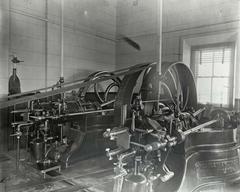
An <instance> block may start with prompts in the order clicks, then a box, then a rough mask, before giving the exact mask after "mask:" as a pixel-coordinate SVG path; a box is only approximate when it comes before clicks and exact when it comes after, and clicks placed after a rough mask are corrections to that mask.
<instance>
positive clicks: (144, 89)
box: [104, 63, 216, 192]
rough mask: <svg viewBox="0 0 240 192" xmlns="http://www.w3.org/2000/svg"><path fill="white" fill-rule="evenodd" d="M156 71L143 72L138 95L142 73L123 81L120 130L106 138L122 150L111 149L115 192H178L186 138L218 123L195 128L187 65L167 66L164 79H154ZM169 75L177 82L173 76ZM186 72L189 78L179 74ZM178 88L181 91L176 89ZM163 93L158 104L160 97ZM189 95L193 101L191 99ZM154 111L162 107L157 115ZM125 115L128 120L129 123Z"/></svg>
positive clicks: (118, 102)
mask: <svg viewBox="0 0 240 192" xmlns="http://www.w3.org/2000/svg"><path fill="white" fill-rule="evenodd" d="M154 67H155V66H152V68H148V69H146V71H145V72H144V77H143V83H142V86H141V89H140V90H135V86H136V82H138V79H139V77H140V76H141V73H142V72H136V73H134V74H132V75H129V76H128V75H127V76H125V77H124V78H123V80H122V83H121V85H120V88H119V92H118V94H117V97H116V102H115V113H114V115H115V122H116V123H115V124H117V125H120V126H119V127H115V128H113V129H109V130H107V131H106V132H105V134H104V136H108V137H110V139H111V140H115V141H116V143H117V147H118V148H116V149H113V150H110V149H107V156H108V157H109V159H110V160H111V159H115V157H116V159H117V163H116V166H115V169H114V170H115V173H116V178H115V185H114V192H115V191H117V192H122V191H126V192H128V191H129V192H130V191H175V190H177V189H178V188H179V186H180V184H181V177H182V176H183V173H184V166H185V160H184V148H183V147H184V145H183V143H184V140H185V138H186V136H187V135H189V134H190V133H191V132H198V131H199V130H200V129H202V128H203V127H204V126H206V125H208V124H212V123H215V122H216V121H211V122H208V123H207V124H204V125H200V126H196V127H194V126H195V124H196V122H195V121H193V119H194V116H193V113H192V110H193V109H194V107H195V106H196V104H197V102H196V98H191V97H194V96H196V90H195V85H194V84H191V83H190V82H191V81H187V82H188V83H186V78H188V80H191V79H193V77H192V76H191V75H192V74H191V72H190V71H189V69H188V68H187V67H186V66H185V65H184V64H182V63H175V64H172V65H168V67H165V68H163V69H164V70H165V71H164V72H163V76H161V77H156V73H155V69H154ZM182 68H183V69H182ZM171 70H172V73H174V76H171V75H170V72H169V71H171ZM184 70H185V72H186V74H187V75H190V77H184V76H181V75H180V74H178V73H179V72H180V71H181V72H182V71H184ZM184 81H185V82H184ZM174 82H175V84H177V83H178V85H176V86H174ZM163 83H164V86H162V85H163ZM186 84H187V85H186ZM186 86H187V87H188V88H187V87H186ZM158 87H159V88H158ZM159 89H161V91H160V92H161V97H160V101H158V100H157V97H156V95H157V92H158V90H159ZM190 89H192V90H193V91H192V94H193V95H190V94H191V92H190ZM134 90H135V92H134ZM180 91H181V94H179V93H178V92H180ZM177 93H178V94H177ZM170 95H171V97H170ZM190 96H191V97H190ZM180 97H181V98H180ZM186 97H187V98H186ZM177 103H179V104H178V105H179V107H178V106H177ZM156 105H159V110H158V111H157V108H156ZM180 105H181V107H180ZM122 106H127V107H125V108H123V107H122ZM145 107H146V108H147V109H145ZM123 109H125V110H126V112H123ZM123 114H127V115H126V117H125V118H124V117H123ZM120 117H121V118H120ZM122 119H125V123H123V122H122ZM193 127H194V128H193ZM191 128H193V129H191ZM190 130H191V131H190ZM134 159H135V160H134ZM136 159H137V163H136ZM169 159H170V163H169ZM171 161H173V166H172V163H171ZM176 165H177V167H176ZM174 175H175V176H174Z"/></svg>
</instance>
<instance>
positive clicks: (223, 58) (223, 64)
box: [214, 48, 231, 76]
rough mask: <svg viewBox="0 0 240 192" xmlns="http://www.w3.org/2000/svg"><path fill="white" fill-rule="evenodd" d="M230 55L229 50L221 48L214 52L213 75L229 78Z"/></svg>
mask: <svg viewBox="0 0 240 192" xmlns="http://www.w3.org/2000/svg"><path fill="white" fill-rule="evenodd" d="M230 62H231V54H230V52H229V50H227V49H224V48H222V49H221V50H217V51H215V52H214V75H215V76H229V74H230Z"/></svg>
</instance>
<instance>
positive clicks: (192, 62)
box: [190, 42, 235, 109]
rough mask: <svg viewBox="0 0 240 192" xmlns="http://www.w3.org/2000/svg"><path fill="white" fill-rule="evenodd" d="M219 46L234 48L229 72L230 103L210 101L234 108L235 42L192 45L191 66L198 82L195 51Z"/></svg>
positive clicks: (216, 104)
mask: <svg viewBox="0 0 240 192" xmlns="http://www.w3.org/2000/svg"><path fill="white" fill-rule="evenodd" d="M215 47H216V48H217V47H230V48H231V49H232V54H231V64H230V74H229V76H230V77H229V91H228V94H229V98H228V105H227V106H222V105H221V104H218V103H210V104H211V105H214V106H218V107H219V105H220V106H222V107H227V108H230V109H232V108H233V101H234V78H235V77H234V75H235V74H234V67H235V60H234V58H235V42H225V43H214V44H204V45H195V46H191V64H190V68H191V70H192V72H193V75H194V80H195V83H197V79H198V78H197V77H196V72H197V71H196V69H197V67H196V64H195V54H194V51H196V50H199V49H208V48H209V49H211V48H215ZM211 78H214V76H211Z"/></svg>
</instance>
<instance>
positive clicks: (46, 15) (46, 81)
mask: <svg viewBox="0 0 240 192" xmlns="http://www.w3.org/2000/svg"><path fill="white" fill-rule="evenodd" d="M45 18H46V19H47V20H48V0H46V1H45ZM47 84H48V21H46V22H45V87H47Z"/></svg>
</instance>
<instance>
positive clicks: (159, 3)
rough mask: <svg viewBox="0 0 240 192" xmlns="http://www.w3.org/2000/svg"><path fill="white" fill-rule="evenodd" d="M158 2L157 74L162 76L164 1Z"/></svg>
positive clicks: (158, 0)
mask: <svg viewBox="0 0 240 192" xmlns="http://www.w3.org/2000/svg"><path fill="white" fill-rule="evenodd" d="M156 1H157V37H158V41H157V43H158V49H157V51H158V53H157V56H158V65H157V73H158V74H159V75H161V64H162V6H163V2H162V0H156Z"/></svg>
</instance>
